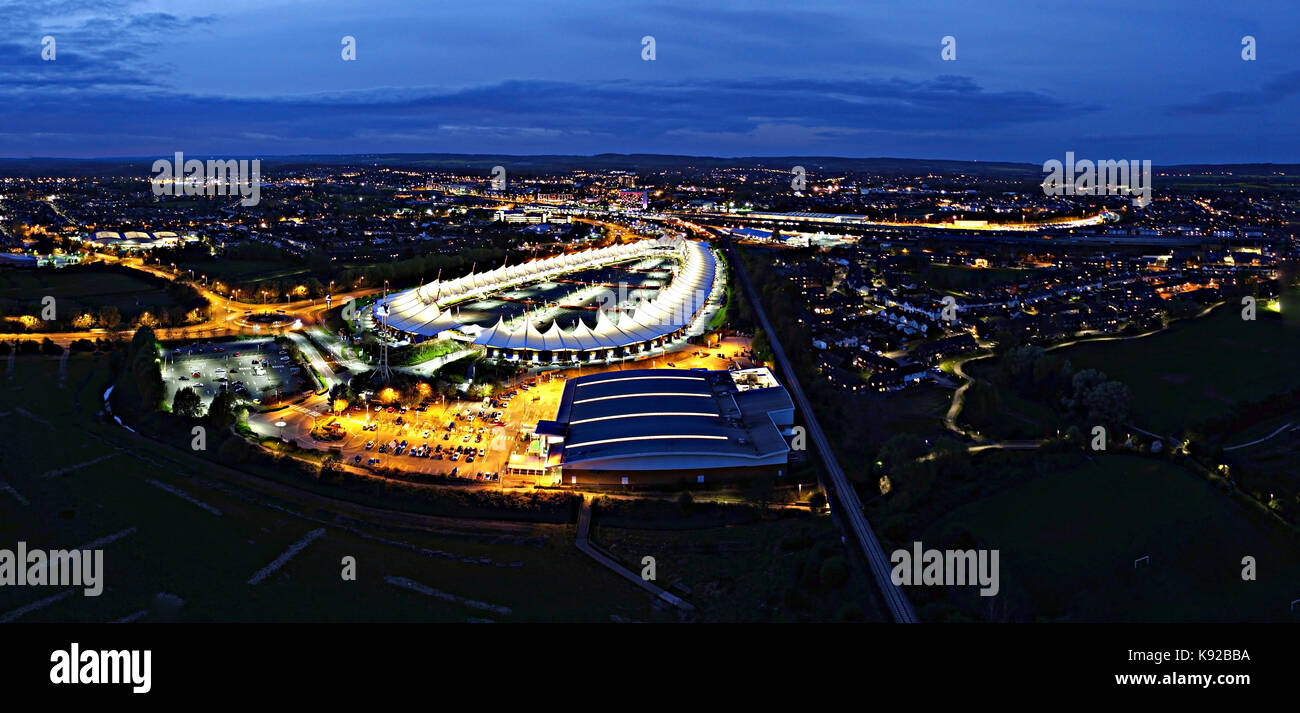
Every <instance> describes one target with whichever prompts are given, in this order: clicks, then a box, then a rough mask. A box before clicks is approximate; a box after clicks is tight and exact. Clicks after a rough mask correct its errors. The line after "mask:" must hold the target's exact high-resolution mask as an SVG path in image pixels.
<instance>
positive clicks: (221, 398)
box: [208, 390, 244, 428]
mask: <svg viewBox="0 0 1300 713" xmlns="http://www.w3.org/2000/svg"><path fill="white" fill-rule="evenodd" d="M243 411H244V408H243V406H241V405H240V403H239V399H238V398H236V397H235V395H234V394H232V393H230V391H228V390H223V391H221V393H219V394H217V396H216V398H214V399H212V405H211V406H209V407H208V419H209V420H211V421H212V425H213V426H216V427H217V428H225V427H227V426H229V425H230V424H232V423H235V422H236V421H238V420H239V419H240V417H241V416H242V415H243Z"/></svg>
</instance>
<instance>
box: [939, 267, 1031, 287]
mask: <svg viewBox="0 0 1300 713" xmlns="http://www.w3.org/2000/svg"><path fill="white" fill-rule="evenodd" d="M1033 272H1034V271H1033V270H1031V269H1020V268H1012V267H964V266H961V265H927V266H926V267H925V269H923V270H922V271H921V275H920V280H921V282H922V284H925V285H928V286H930V287H933V288H935V289H938V290H953V291H958V292H961V291H964V290H975V289H980V288H983V287H988V286H990V285H998V284H1002V283H1006V282H1019V281H1021V280H1027V279H1029V278H1030V277H1032V275H1033Z"/></svg>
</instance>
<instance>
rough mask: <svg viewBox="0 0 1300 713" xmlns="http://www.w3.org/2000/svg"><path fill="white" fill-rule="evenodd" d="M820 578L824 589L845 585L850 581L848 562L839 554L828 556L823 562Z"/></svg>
mask: <svg viewBox="0 0 1300 713" xmlns="http://www.w3.org/2000/svg"><path fill="white" fill-rule="evenodd" d="M819 579H820V580H821V585H822V588H823V589H839V588H840V587H842V586H844V583H845V582H847V581H849V565H848V563H847V562H845V561H844V558H843V557H841V556H839V555H835V556H834V557H830V558H827V560H826V561H825V562H822V568H821V572H820V577H819Z"/></svg>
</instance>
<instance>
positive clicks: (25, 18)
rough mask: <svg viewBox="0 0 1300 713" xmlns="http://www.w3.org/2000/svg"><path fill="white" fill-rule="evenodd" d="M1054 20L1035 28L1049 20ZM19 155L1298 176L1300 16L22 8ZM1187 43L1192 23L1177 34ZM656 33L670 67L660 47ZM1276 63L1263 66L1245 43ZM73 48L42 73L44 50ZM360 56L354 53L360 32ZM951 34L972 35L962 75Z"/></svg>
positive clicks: (1199, 9) (16, 32) (14, 89)
mask: <svg viewBox="0 0 1300 713" xmlns="http://www.w3.org/2000/svg"><path fill="white" fill-rule="evenodd" d="M1031 7H1032V9H1033V13H1032V17H1030V13H1028V12H1027V10H1028V9H1030V8H1031ZM0 12H3V13H4V15H5V17H6V22H7V25H8V32H6V35H5V38H4V39H3V40H0V126H2V127H3V129H0V156H3V157H8V158H25V157H53V158H116V157H144V156H168V155H170V154H171V153H173V152H175V151H184V152H185V153H187V154H191V155H262V156H283V155H308V154H310V155H346V154H358V153H476V154H479V153H482V154H515V155H537V154H561V155H590V154H599V153H652V154H668V155H694V156H715V157H729V156H743V157H762V156H785V155H791V156H794V155H809V156H843V157H898V158H920V159H950V160H980V161H1010V162H1024V163H1034V164H1042V163H1043V162H1044V161H1047V160H1050V159H1059V158H1060V157H1061V156H1063V155H1064V154H1065V153H1066V152H1067V151H1073V152H1075V153H1076V154H1077V155H1079V156H1081V157H1088V158H1116V159H1142V160H1150V161H1152V162H1153V163H1155V164H1157V165H1161V164H1164V165H1172V164H1191V163H1257V162H1274V163H1294V162H1300V129H1297V127H1296V123H1295V122H1294V120H1293V117H1294V115H1295V114H1296V112H1297V110H1300V70H1297V69H1296V67H1297V66H1300V63H1298V62H1297V59H1298V58H1300V37H1297V36H1296V35H1295V33H1293V32H1289V31H1285V30H1284V29H1283V28H1289V27H1294V26H1295V25H1296V24H1297V21H1300V7H1297V6H1280V5H1277V4H1269V3H1263V2H1246V3H1237V4H1232V5H1226V4H1208V3H1206V4H1196V6H1194V7H1193V6H1189V4H1188V3H1178V2H1172V1H1171V0H1164V1H1160V2H1151V3H1145V4H1143V5H1142V6H1133V5H1131V4H1127V3H1120V2H1100V3H1091V4H1089V5H1087V6H1086V7H1063V6H1062V7H1057V6H1041V5H1032V6H1031V5H1027V4H1022V3H986V4H981V5H979V6H967V5H966V4H963V3H960V2H948V1H945V2H935V3H930V4H927V5H925V6H924V7H920V6H918V7H915V8H912V7H908V8H906V9H902V10H900V9H897V8H888V7H868V6H862V5H861V4H859V3H850V2H824V3H812V4H808V5H804V6H800V7H799V8H797V9H791V8H789V7H787V6H784V5H783V4H781V3H775V2H752V3H738V2H737V3H729V2H723V3H718V4H715V5H712V6H710V7H707V8H704V7H695V6H691V5H689V4H686V3H657V4H653V5H632V6H620V7H617V8H615V7H612V6H608V5H606V4H603V3H596V2H587V1H579V2H572V3H565V4H563V5H546V6H540V5H534V4H529V3H522V2H514V1H511V0H506V1H503V2H499V3H493V4H491V5H459V4H457V5H452V4H441V3H439V4H428V3H419V2H401V1H390V2H380V3H370V4H366V5H364V6H363V5H357V4H354V3H345V2H341V1H335V0H327V1H326V2H313V3H310V4H305V3H301V2H296V1H293V0H268V1H266V2H251V1H248V0H236V1H235V2H230V3H223V4H222V5H221V6H220V7H213V6H210V5H205V4H202V3H196V2H168V3H162V2H157V1H156V0H141V1H136V0H113V1H110V2H106V3H98V4H96V5H94V6H93V7H91V8H87V9H73V8H69V6H68V5H66V4H64V3H58V2H34V3H25V2H10V1H7V0H0ZM1174 27H1176V28H1177V31H1176V32H1175V31H1172V30H1170V28H1174ZM647 36H649V37H653V38H654V50H655V52H654V60H653V61H647V60H645V59H643V51H644V50H643V45H642V38H644V37H647ZM1245 36H1250V37H1252V38H1254V41H1255V53H1256V55H1255V56H1256V59H1254V60H1253V61H1247V60H1244V59H1243V58H1242V50H1243V46H1242V38H1243V37H1245ZM47 37H49V38H53V49H54V52H53V53H52V54H53V58H52V60H50V61H46V60H45V59H43V58H42V54H43V50H44V48H45V44H46V43H44V38H47ZM344 37H352V38H355V41H356V61H344V59H343V58H342V50H343V49H344V47H343V45H342V38H344ZM944 37H951V38H953V40H954V41H955V47H954V49H955V57H956V59H954V60H952V61H945V60H944V59H943V58H942V55H941V52H942V51H943V50H944V43H943V38H944Z"/></svg>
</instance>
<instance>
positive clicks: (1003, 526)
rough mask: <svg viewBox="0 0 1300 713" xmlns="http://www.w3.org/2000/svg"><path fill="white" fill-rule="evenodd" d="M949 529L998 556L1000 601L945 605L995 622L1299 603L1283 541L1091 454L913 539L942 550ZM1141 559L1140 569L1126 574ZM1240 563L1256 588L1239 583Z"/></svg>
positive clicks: (1156, 470) (1182, 616)
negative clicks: (1253, 566) (1253, 573)
mask: <svg viewBox="0 0 1300 713" xmlns="http://www.w3.org/2000/svg"><path fill="white" fill-rule="evenodd" d="M961 530H965V531H966V532H968V533H970V535H972V536H973V538H974V540H975V542H977V543H978V546H979V547H981V548H990V549H997V550H1000V556H1001V563H1000V575H1001V583H1002V592H1001V594H1000V595H999V596H998V597H994V598H991V599H996V600H1001V601H998V602H990V601H980V597H978V596H969V597H956V596H954V597H953V598H952V601H954V602H959V603H960V604H961V605H962V606H966V607H973V608H976V609H980V608H984V607H992V608H993V609H994V610H995V611H996V612H997V614H996V615H995V618H1008V619H1013V620H1032V619H1039V618H1043V619H1062V620H1068V621H1102V620H1106V621H1109V620H1122V621H1290V620H1292V614H1291V613H1290V612H1289V610H1288V603H1289V602H1290V601H1291V600H1293V599H1295V598H1297V597H1300V547H1297V544H1298V543H1297V541H1296V538H1295V535H1294V533H1290V532H1288V531H1284V530H1282V529H1281V528H1278V527H1274V525H1273V523H1272V522H1271V521H1268V520H1265V519H1264V518H1263V517H1262V516H1261V515H1260V514H1259V513H1257V512H1254V511H1251V510H1248V509H1247V507H1246V506H1244V505H1242V504H1240V503H1239V502H1238V501H1236V500H1233V499H1230V498H1229V497H1228V496H1226V495H1225V494H1223V493H1221V492H1220V491H1218V490H1217V489H1216V488H1215V487H1214V486H1213V485H1211V484H1210V483H1208V482H1207V481H1205V480H1203V479H1201V478H1199V477H1197V476H1195V475H1193V474H1191V473H1189V472H1186V471H1184V470H1182V469H1180V468H1179V467H1177V466H1174V465H1172V464H1169V463H1165V462H1162V461H1153V460H1148V459H1142V458H1138V457H1134V456H1122V455H1102V456H1098V457H1096V458H1095V459H1094V460H1093V461H1092V462H1090V463H1088V464H1086V465H1084V466H1082V467H1079V468H1075V469H1072V470H1067V471H1065V472H1060V473H1055V474H1049V475H1046V476H1043V477H1038V478H1035V479H1032V480H1029V481H1027V482H1024V483H1021V484H1018V485H1016V486H1013V487H1011V488H1010V489H1008V490H1005V491H1002V492H1000V493H998V494H996V495H993V496H991V497H989V498H986V499H984V500H981V501H977V502H973V503H969V504H966V505H963V506H961V507H959V508H957V509H956V510H954V511H952V513H951V514H949V515H948V516H946V517H944V518H942V519H940V520H938V521H937V522H935V523H933V524H931V526H930V527H929V528H928V529H927V530H926V533H925V536H924V539H923V542H924V543H925V546H926V547H937V548H940V549H942V548H945V547H953V546H955V545H954V543H953V542H952V541H951V540H952V539H953V536H952V533H954V532H959V531H961ZM1143 556H1150V558H1151V559H1150V566H1149V567H1142V568H1139V569H1136V570H1135V569H1134V565H1133V562H1134V560H1135V559H1137V558H1139V557H1143ZM1245 556H1252V557H1254V558H1255V559H1256V562H1257V565H1258V569H1257V571H1258V579H1257V581H1243V580H1242V577H1241V572H1242V558H1243V557H1245ZM1004 597H1005V599H1004Z"/></svg>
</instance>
